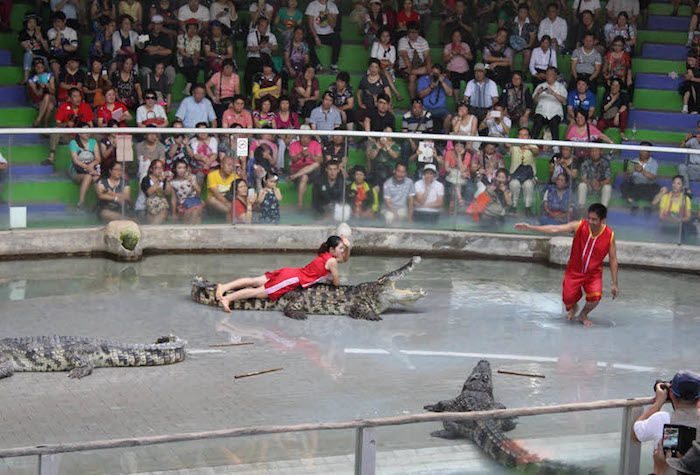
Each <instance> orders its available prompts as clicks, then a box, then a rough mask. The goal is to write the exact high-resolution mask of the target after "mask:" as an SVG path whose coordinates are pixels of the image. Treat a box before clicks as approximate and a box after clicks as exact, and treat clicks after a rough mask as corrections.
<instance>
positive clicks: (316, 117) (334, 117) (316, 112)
mask: <svg viewBox="0 0 700 475" xmlns="http://www.w3.org/2000/svg"><path fill="white" fill-rule="evenodd" d="M309 123H310V124H314V125H315V126H316V129H317V130H334V129H335V128H336V127H338V126H340V124H342V123H343V118H342V117H341V116H340V112H339V111H338V109H336V108H335V107H331V108H330V109H328V112H323V106H318V107H316V108H315V109H313V110H312V111H311V115H310V116H309ZM324 138H325V137H324Z"/></svg>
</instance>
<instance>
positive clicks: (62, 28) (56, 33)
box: [46, 12, 78, 77]
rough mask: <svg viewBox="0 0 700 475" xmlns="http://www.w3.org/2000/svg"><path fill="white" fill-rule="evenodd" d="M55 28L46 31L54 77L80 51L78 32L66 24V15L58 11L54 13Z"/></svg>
mask: <svg viewBox="0 0 700 475" xmlns="http://www.w3.org/2000/svg"><path fill="white" fill-rule="evenodd" d="M52 18H53V28H51V29H50V30H49V31H47V32H46V39H47V40H48V43H49V48H50V51H51V54H50V55H49V64H50V66H51V72H53V75H54V77H58V75H59V72H60V71H61V68H62V67H63V66H65V65H66V63H67V61H68V58H69V57H71V56H73V55H74V54H75V53H76V52H77V51H78V33H77V32H76V31H75V30H74V29H73V28H71V27H69V26H66V15H65V14H64V13H63V12H56V13H54V14H53V15H52Z"/></svg>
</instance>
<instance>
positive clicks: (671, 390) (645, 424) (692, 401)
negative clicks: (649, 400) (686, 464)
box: [632, 370, 700, 475]
mask: <svg viewBox="0 0 700 475" xmlns="http://www.w3.org/2000/svg"><path fill="white" fill-rule="evenodd" d="M699 398H700V375H698V374H696V373H693V372H692V371H687V370H684V371H679V372H678V373H676V374H675V375H674V376H673V379H672V380H671V381H670V382H669V381H657V382H656V384H654V403H653V404H652V405H651V407H649V409H647V410H646V411H644V413H643V414H642V415H641V416H639V418H638V419H637V420H636V421H635V422H634V426H633V431H632V438H633V439H634V440H636V441H638V442H648V441H654V445H655V446H656V445H658V443H659V441H660V440H661V439H662V437H663V433H664V425H668V424H673V425H677V426H679V425H680V426H687V427H692V428H695V429H696V431H698V432H696V439H695V440H697V433H700V409H699V408H698V399H699ZM666 402H670V403H671V404H672V405H673V412H670V413H669V412H665V411H661V408H662V407H663V405H664V404H665V403H666ZM666 473H668V474H669V475H670V474H671V473H674V472H673V471H670V472H669V471H667V472H666Z"/></svg>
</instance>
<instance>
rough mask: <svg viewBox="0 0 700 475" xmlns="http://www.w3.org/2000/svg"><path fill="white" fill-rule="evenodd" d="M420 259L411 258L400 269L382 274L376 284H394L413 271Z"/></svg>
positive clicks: (417, 257) (416, 257)
mask: <svg viewBox="0 0 700 475" xmlns="http://www.w3.org/2000/svg"><path fill="white" fill-rule="evenodd" d="M420 261H421V257H420V256H413V257H412V258H411V260H410V261H408V262H407V263H406V264H405V265H403V266H402V267H399V268H398V269H396V270H395V271H392V272H389V273H388V274H384V275H383V276H381V277H380V278H379V279H377V283H379V284H387V283H389V282H396V281H397V280H400V279H403V277H404V276H405V275H406V274H407V273H408V272H411V271H412V270H413V268H414V267H415V266H416V264H418V263H420Z"/></svg>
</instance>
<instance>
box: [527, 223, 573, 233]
mask: <svg viewBox="0 0 700 475" xmlns="http://www.w3.org/2000/svg"><path fill="white" fill-rule="evenodd" d="M580 222H581V221H570V222H568V223H566V224H546V225H543V226H533V225H531V224H527V223H518V224H516V225H515V226H513V227H514V228H515V229H517V230H518V231H535V232H536V233H543V234H571V233H573V232H576V228H577V227H578V225H579V223H580Z"/></svg>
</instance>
